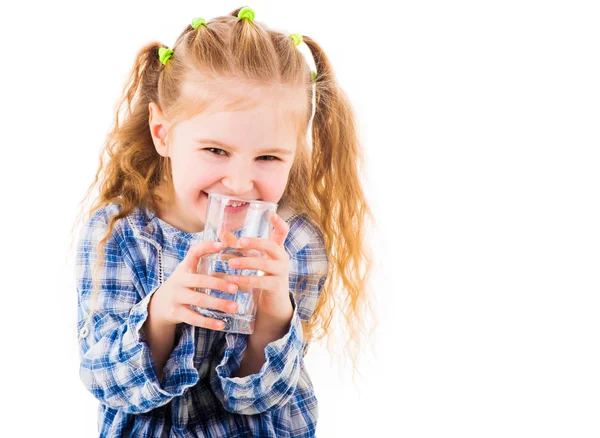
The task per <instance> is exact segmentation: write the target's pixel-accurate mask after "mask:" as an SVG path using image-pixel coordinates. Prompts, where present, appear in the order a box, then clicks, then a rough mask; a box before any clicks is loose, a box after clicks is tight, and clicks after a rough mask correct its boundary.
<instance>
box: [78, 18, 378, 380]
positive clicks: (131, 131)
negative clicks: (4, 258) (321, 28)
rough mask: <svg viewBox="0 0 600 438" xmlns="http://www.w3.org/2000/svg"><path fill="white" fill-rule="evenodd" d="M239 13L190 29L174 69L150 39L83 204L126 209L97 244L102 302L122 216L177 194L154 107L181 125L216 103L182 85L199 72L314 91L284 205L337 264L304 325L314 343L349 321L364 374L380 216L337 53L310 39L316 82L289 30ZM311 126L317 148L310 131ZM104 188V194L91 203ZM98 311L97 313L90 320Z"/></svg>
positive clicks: (349, 338)
mask: <svg viewBox="0 0 600 438" xmlns="http://www.w3.org/2000/svg"><path fill="white" fill-rule="evenodd" d="M239 10H240V9H237V10H235V11H233V12H232V13H231V14H230V15H228V16H221V17H216V18H214V19H212V20H210V21H207V22H206V24H205V25H201V26H199V27H198V28H197V29H194V28H193V27H192V26H191V25H188V26H187V27H186V28H185V29H184V30H183V32H182V33H181V35H180V36H179V37H178V39H177V41H176V43H175V45H174V46H173V53H174V55H173V56H172V58H171V59H169V61H168V63H167V64H166V65H163V64H162V63H161V61H160V60H159V56H158V51H159V49H160V48H161V47H165V46H164V45H163V44H161V43H159V42H152V43H149V44H147V45H145V46H144V47H142V49H141V50H140V51H139V53H138V54H137V57H136V60H135V63H134V66H133V69H132V71H131V73H130V76H129V78H128V80H127V82H126V84H125V86H124V88H123V93H122V96H121V98H120V100H119V103H118V105H117V107H116V114H115V118H114V125H113V126H112V127H111V130H110V131H109V133H108V135H107V138H106V142H105V146H104V147H103V149H102V151H101V153H100V163H99V167H98V170H97V172H96V176H95V179H94V181H93V182H92V184H91V185H90V187H89V189H88V191H87V194H86V196H85V198H84V201H85V200H88V202H90V201H91V206H90V207H89V208H87V209H83V208H82V210H85V211H86V212H87V213H88V214H89V215H90V216H91V215H92V214H93V213H94V212H95V211H96V210H98V209H100V208H102V207H104V206H106V205H108V204H110V203H117V204H119V206H120V211H119V213H118V214H116V215H115V216H113V217H111V219H110V222H109V226H108V228H109V230H108V233H107V235H106V236H104V238H103V239H102V240H101V241H100V242H99V245H98V248H97V254H98V258H97V260H96V263H95V265H94V270H93V271H94V273H93V278H95V281H94V288H93V293H92V295H93V300H94V301H95V299H96V295H97V291H98V288H99V286H98V284H97V283H98V280H97V277H98V275H99V274H98V270H99V269H100V267H101V264H102V260H103V258H104V247H105V244H106V242H107V240H108V238H109V236H110V234H111V233H112V232H113V228H114V225H115V222H116V221H117V220H119V219H121V218H124V217H126V216H127V215H129V214H130V213H131V212H132V211H133V210H134V209H136V208H148V209H150V210H152V211H155V212H156V211H157V208H158V205H157V200H162V201H163V202H169V200H171V199H173V196H174V191H173V185H172V175H171V166H170V163H169V161H168V160H169V159H168V158H164V157H162V156H160V155H159V154H158V153H157V152H156V149H155V147H154V144H153V140H152V136H151V133H150V129H149V124H148V120H149V108H148V105H149V103H150V102H156V103H157V104H158V105H159V106H160V108H161V109H162V111H163V112H164V114H165V116H166V117H167V118H168V119H169V120H171V121H173V123H172V125H171V129H172V126H174V125H175V123H176V122H177V121H181V120H184V119H185V118H186V117H190V116H191V115H193V114H195V113H198V112H199V111H202V108H203V107H205V106H206V104H207V101H208V97H207V96H206V95H204V96H203V95H202V93H201V92H200V91H202V92H205V88H206V87H203V89H202V90H199V92H198V93H194V98H195V99H194V101H193V102H192V101H191V98H190V96H189V94H190V93H185V92H183V91H182V89H183V86H184V84H185V83H186V81H189V79H190V78H200V79H201V80H218V79H219V78H239V79H242V80H246V81H249V82H250V83H256V84H276V85H280V86H293V87H298V86H299V87H306V96H307V97H306V107H305V109H304V110H303V112H302V113H299V114H300V115H301V117H300V119H301V120H299V122H298V128H299V133H298V143H297V152H296V156H295V159H294V163H293V165H292V168H291V170H290V174H289V179H288V183H287V186H286V188H285V191H284V194H283V196H282V200H281V202H285V203H286V204H287V205H289V206H290V207H291V208H293V209H294V210H296V211H300V212H302V213H303V214H305V215H306V216H307V217H308V218H309V219H310V220H311V221H312V222H313V223H314V224H315V225H316V226H317V227H318V229H319V230H320V231H321V233H322V235H323V239H324V243H325V247H326V251H327V256H328V260H329V268H328V275H327V281H326V282H325V284H324V285H323V288H322V291H321V295H320V298H319V300H318V302H317V305H316V308H315V310H314V313H313V315H312V317H311V319H310V320H309V321H308V323H305V324H303V331H304V334H305V339H306V340H307V341H314V340H319V339H322V338H324V337H325V336H326V335H328V334H330V332H332V330H331V329H332V322H333V321H335V320H337V318H340V321H341V322H342V323H343V327H342V331H343V332H345V336H344V339H345V343H344V348H345V350H346V351H347V352H348V354H349V356H350V358H351V359H352V363H353V364H354V371H357V363H358V356H359V353H360V350H361V347H362V346H363V345H364V341H365V340H366V338H367V337H368V336H369V335H370V334H372V330H371V331H370V332H369V331H367V325H368V324H367V321H368V320H369V313H370V312H372V307H371V302H370V297H371V293H370V292H369V275H370V271H371V266H372V256H371V251H370V248H369V246H368V245H367V242H366V241H365V232H366V227H367V224H368V223H369V221H372V222H373V223H374V219H373V216H372V213H371V210H370V209H369V206H368V204H367V202H366V199H365V195H364V192H363V189H362V186H361V180H360V174H359V169H360V166H361V165H362V163H363V155H362V150H361V144H360V142H359V138H358V135H357V129H356V122H355V117H354V114H353V110H352V107H351V105H350V103H349V100H348V98H347V96H346V94H345V92H344V91H343V90H342V89H341V88H340V86H339V84H338V83H337V80H336V78H335V76H334V73H333V70H332V67H331V64H330V62H329V60H328V58H327V56H326V55H325V53H324V52H323V50H322V48H321V47H320V46H319V45H318V44H317V43H316V42H315V41H314V40H313V39H311V38H310V37H308V36H302V39H303V41H304V42H305V43H306V45H307V46H308V47H309V49H310V51H311V53H312V56H313V58H314V61H315V65H316V69H317V72H316V78H315V77H314V76H312V75H311V71H310V68H309V65H308V64H307V62H306V60H305V58H304V57H303V55H302V53H301V52H300V50H298V48H297V47H296V46H295V43H294V41H293V39H292V38H290V36H289V35H286V34H284V33H281V32H277V31H274V30H270V29H268V28H266V26H264V25H263V24H259V23H257V22H256V21H251V20H246V19H239V18H238V17H237V15H238V12H239ZM313 93H314V114H313ZM203 97H204V98H203ZM213 97H214V96H211V99H212V98H213ZM211 102H213V101H212V100H211ZM309 129H310V130H311V143H312V144H311V145H309V144H308V143H309V142H308V138H307V135H306V134H307V132H308V130H309ZM94 190H97V196H96V197H94V199H93V200H91V199H90V195H91V193H92V192H93V191H94ZM84 201H82V203H83V202H84ZM82 215H83V213H81V214H80V218H81V216H82ZM92 307H93V306H92ZM92 315H93V309H92V310H91V311H90V313H89V316H88V318H91V316H92ZM342 317H343V318H342ZM334 325H335V324H334ZM330 348H331V343H328V349H330Z"/></svg>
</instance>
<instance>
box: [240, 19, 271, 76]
mask: <svg viewBox="0 0 600 438" xmlns="http://www.w3.org/2000/svg"><path fill="white" fill-rule="evenodd" d="M242 9H243V8H239V9H236V10H235V11H233V12H232V13H231V14H230V15H232V16H234V17H238V14H239V12H240V11H241V10H242ZM231 51H232V52H233V61H234V68H235V69H236V70H241V71H244V72H246V75H247V77H248V78H250V79H261V78H264V77H271V78H275V79H277V78H278V71H277V69H276V68H275V67H276V64H273V63H269V62H264V60H265V59H276V58H277V53H276V52H275V48H274V47H273V43H272V42H271V38H270V37H269V34H268V32H267V31H266V30H265V29H264V28H263V27H262V26H259V25H258V24H256V23H254V21H253V20H248V19H245V18H238V20H237V22H236V23H235V24H234V26H233V29H232V41H231Z"/></svg>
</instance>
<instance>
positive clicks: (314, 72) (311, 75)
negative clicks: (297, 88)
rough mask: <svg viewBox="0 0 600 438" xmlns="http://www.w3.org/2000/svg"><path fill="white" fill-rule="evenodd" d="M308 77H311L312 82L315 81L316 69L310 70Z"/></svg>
mask: <svg viewBox="0 0 600 438" xmlns="http://www.w3.org/2000/svg"><path fill="white" fill-rule="evenodd" d="M310 79H311V80H312V81H313V82H316V81H317V72H316V71H314V70H312V71H311V72H310Z"/></svg>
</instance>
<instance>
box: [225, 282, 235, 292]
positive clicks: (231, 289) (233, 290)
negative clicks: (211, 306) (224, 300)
mask: <svg viewBox="0 0 600 438" xmlns="http://www.w3.org/2000/svg"><path fill="white" fill-rule="evenodd" d="M227 290H228V291H229V292H235V291H236V290H237V285H235V284H230V285H229V286H227Z"/></svg>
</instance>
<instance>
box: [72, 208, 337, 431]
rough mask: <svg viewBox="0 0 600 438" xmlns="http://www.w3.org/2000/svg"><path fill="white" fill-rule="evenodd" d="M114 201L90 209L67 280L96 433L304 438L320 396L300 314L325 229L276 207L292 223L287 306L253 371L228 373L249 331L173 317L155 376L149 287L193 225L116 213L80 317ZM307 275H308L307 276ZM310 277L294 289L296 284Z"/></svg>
mask: <svg viewBox="0 0 600 438" xmlns="http://www.w3.org/2000/svg"><path fill="white" fill-rule="evenodd" d="M118 208H119V207H118V206H117V205H116V204H110V205H108V206H106V207H104V208H102V209H100V210H98V211H97V212H96V213H95V214H94V215H93V217H92V218H91V219H90V220H89V221H87V223H86V224H85V226H84V227H83V229H82V231H81V234H80V238H79V241H78V245H77V260H76V285H77V293H78V333H79V356H80V360H81V364H80V371H79V373H80V377H81V380H82V381H83V383H84V384H85V386H86V388H87V389H88V390H89V391H90V392H91V393H92V394H93V395H94V397H96V398H97V399H98V400H99V401H100V405H99V410H98V430H99V433H100V436H101V437H122V436H131V437H248V436H254V437H273V438H275V437H278V438H279V437H312V436H314V435H315V428H316V422H317V417H318V407H317V399H316V397H315V393H314V390H313V387H312V383H311V380H310V378H309V376H308V373H307V371H306V368H305V365H304V353H305V351H306V347H307V343H306V342H305V341H304V338H303V335H302V327H301V325H300V322H301V321H307V320H308V319H309V318H310V316H311V314H312V312H313V310H314V308H315V306H316V303H317V300H318V297H319V293H320V291H321V288H322V286H323V283H324V282H325V279H326V276H327V255H326V252H325V248H324V243H323V237H322V235H321V233H320V232H319V231H318V230H317V228H316V227H315V226H314V225H313V224H312V223H311V222H309V221H308V220H307V219H306V217H305V216H303V215H297V214H292V212H291V211H288V210H286V209H282V208H280V209H279V211H278V213H279V214H280V216H282V217H283V218H284V219H285V220H286V221H287V223H288V225H289V226H290V233H289V235H288V237H287V239H286V241H285V244H284V246H285V249H286V251H287V253H288V255H289V257H290V290H291V291H292V292H291V293H290V296H291V298H292V302H293V306H294V314H293V317H292V320H291V323H290V327H289V330H288V332H287V334H286V335H285V336H283V337H282V338H281V339H278V340H276V341H274V342H271V343H270V344H268V345H267V347H266V348H265V359H266V362H265V364H264V365H263V366H262V368H261V369H260V370H259V372H258V373H257V374H252V375H249V376H246V377H233V376H234V374H235V372H236V371H237V369H238V368H239V365H240V361H241V359H242V355H243V352H244V349H245V348H246V339H247V335H244V334H238V333H224V332H220V331H213V330H208V329H205V328H201V327H195V326H191V325H189V324H179V325H178V326H177V331H176V337H175V347H174V349H173V352H172V354H171V356H170V357H169V359H168V361H167V363H166V365H165V367H164V370H163V374H162V377H161V380H160V381H159V380H158V377H157V373H156V368H155V366H154V361H153V358H152V355H151V352H150V347H149V345H148V343H147V342H146V340H145V337H144V333H143V332H142V331H141V328H142V325H143V324H144V322H145V320H146V318H147V316H148V302H149V301H150V298H151V296H152V294H153V293H154V292H155V291H156V290H157V289H158V288H159V287H160V286H161V284H162V283H163V282H164V281H165V279H167V278H168V277H169V275H171V273H172V272H173V271H174V270H175V268H176V266H177V265H178V264H179V263H180V262H181V261H182V260H183V258H184V257H185V255H186V253H187V251H188V248H189V247H190V245H192V244H194V243H196V242H198V241H201V240H202V233H186V232H183V231H181V230H178V229H176V228H174V227H172V226H171V225H169V224H167V223H166V222H164V221H162V220H161V219H160V218H158V217H157V216H156V215H155V214H153V213H152V212H150V211H141V210H136V211H135V212H134V213H132V214H130V215H129V216H128V217H126V218H123V219H121V220H119V221H117V222H116V224H115V228H114V230H113V233H112V235H111V236H110V237H109V239H108V241H107V244H106V249H105V257H104V260H103V264H102V267H101V270H100V280H101V281H100V288H99V290H98V295H97V301H96V303H97V305H96V311H95V312H94V315H93V317H92V320H91V323H90V324H89V326H85V322H86V317H87V316H88V313H89V311H90V308H91V304H92V303H91V293H92V268H93V265H94V260H95V258H96V257H97V251H96V247H97V244H98V242H99V241H100V239H102V238H103V236H104V235H105V234H106V232H107V230H108V225H107V224H108V222H109V219H110V217H111V216H113V215H114V214H115V213H117V212H118ZM304 276H308V277H304ZM304 278H306V279H308V281H307V282H306V283H303V284H307V285H308V286H307V287H305V288H304V290H303V292H302V293H296V292H294V291H295V290H296V286H298V284H299V282H300V281H301V279H302V280H303V281H304Z"/></svg>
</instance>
